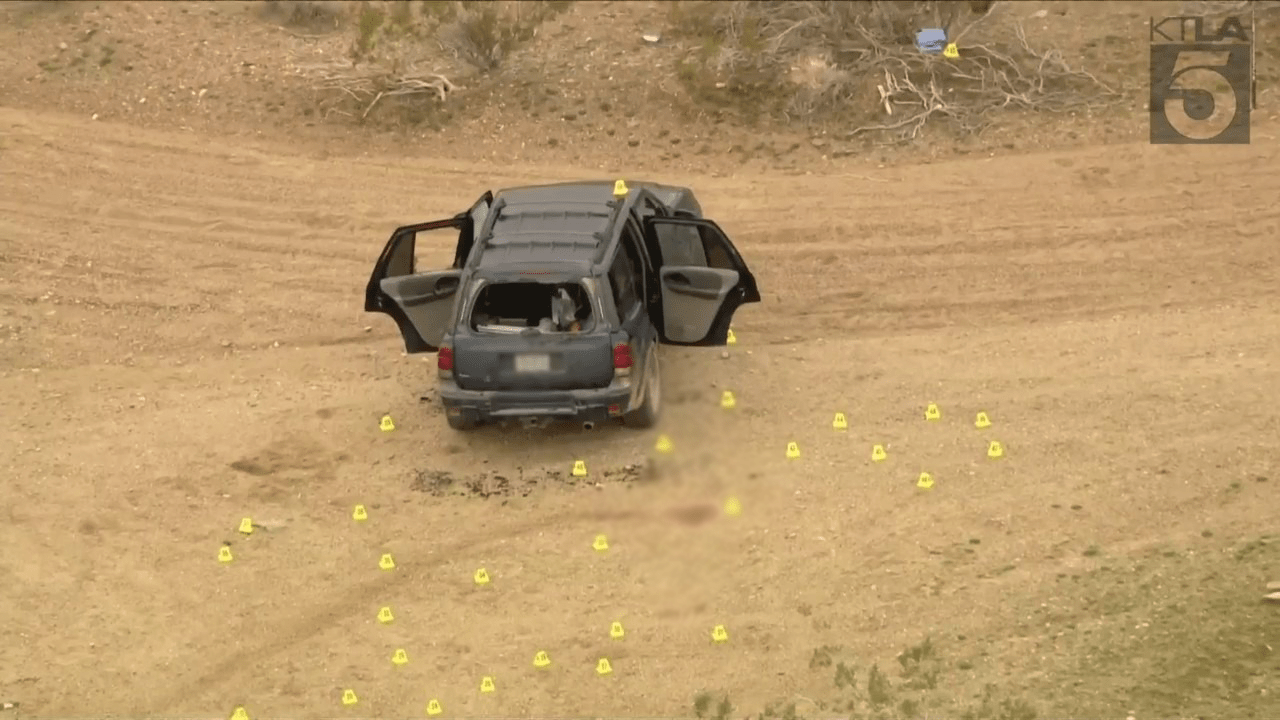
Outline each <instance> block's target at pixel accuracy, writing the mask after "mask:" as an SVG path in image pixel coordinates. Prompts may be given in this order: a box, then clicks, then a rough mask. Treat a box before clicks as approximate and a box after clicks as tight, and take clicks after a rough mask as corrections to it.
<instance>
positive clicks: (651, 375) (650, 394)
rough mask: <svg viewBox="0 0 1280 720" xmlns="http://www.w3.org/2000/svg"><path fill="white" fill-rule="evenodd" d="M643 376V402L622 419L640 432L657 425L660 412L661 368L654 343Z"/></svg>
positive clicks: (625, 423)
mask: <svg viewBox="0 0 1280 720" xmlns="http://www.w3.org/2000/svg"><path fill="white" fill-rule="evenodd" d="M644 374H645V384H644V402H642V403H640V407H638V408H636V409H635V410H632V411H631V412H629V413H627V414H626V415H624V416H623V417H622V422H623V424H624V425H627V426H628V427H633V428H639V429H642V430H643V429H646V428H651V427H653V426H654V425H657V424H658V417H659V415H660V414H661V412H662V368H661V366H660V365H659V364H658V348H657V344H656V343H655V344H654V345H653V349H652V350H650V355H649V360H648V362H646V363H645V371H644Z"/></svg>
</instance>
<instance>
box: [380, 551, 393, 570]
mask: <svg viewBox="0 0 1280 720" xmlns="http://www.w3.org/2000/svg"><path fill="white" fill-rule="evenodd" d="M378 567H380V568H382V569H383V570H394V569H395V567H396V561H395V560H393V559H392V558H391V553H383V554H382V557H381V558H379V559H378Z"/></svg>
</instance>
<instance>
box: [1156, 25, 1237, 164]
mask: <svg viewBox="0 0 1280 720" xmlns="http://www.w3.org/2000/svg"><path fill="white" fill-rule="evenodd" d="M1188 30H1190V32H1188ZM1252 91H1253V45H1252V42H1251V41H1250V38H1249V35H1248V33H1246V32H1245V29H1244V25H1243V24H1241V22H1240V20H1239V18H1236V17H1228V18H1226V19H1224V20H1223V21H1222V23H1221V24H1220V25H1219V26H1218V29H1217V32H1214V33H1207V32H1205V19H1204V18H1202V17H1194V16H1176V17H1167V18H1164V19H1163V20H1160V21H1159V22H1156V21H1155V20H1154V19H1153V20H1152V21H1151V105H1150V107H1151V142H1152V143H1157V144H1166V143H1182V144H1190V143H1200V144H1210V143H1213V144H1245V143H1248V142H1249V111H1250V109H1251V108H1252V104H1253V103H1252Z"/></svg>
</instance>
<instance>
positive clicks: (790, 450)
mask: <svg viewBox="0 0 1280 720" xmlns="http://www.w3.org/2000/svg"><path fill="white" fill-rule="evenodd" d="M799 457H800V446H799V445H797V444H795V443H793V442H789V443H787V459H789V460H795V459H797V458H799Z"/></svg>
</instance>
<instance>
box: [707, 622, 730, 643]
mask: <svg viewBox="0 0 1280 720" xmlns="http://www.w3.org/2000/svg"><path fill="white" fill-rule="evenodd" d="M711 642H718V643H722V642H729V631H728V630H725V629H724V626H723V625H717V626H715V627H713V628H711Z"/></svg>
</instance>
